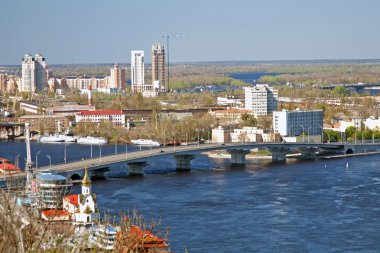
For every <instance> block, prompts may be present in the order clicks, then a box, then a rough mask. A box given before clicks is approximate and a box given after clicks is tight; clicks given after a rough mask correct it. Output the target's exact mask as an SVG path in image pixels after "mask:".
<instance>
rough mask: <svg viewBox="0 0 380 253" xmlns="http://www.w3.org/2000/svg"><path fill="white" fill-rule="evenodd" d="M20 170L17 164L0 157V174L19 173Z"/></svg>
mask: <svg viewBox="0 0 380 253" xmlns="http://www.w3.org/2000/svg"><path fill="white" fill-rule="evenodd" d="M20 172H21V170H20V168H18V167H17V166H15V165H13V164H11V163H10V161H9V160H8V159H6V158H0V174H5V175H10V174H17V173H20Z"/></svg>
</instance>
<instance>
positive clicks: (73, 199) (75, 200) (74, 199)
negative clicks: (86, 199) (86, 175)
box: [64, 194, 78, 206]
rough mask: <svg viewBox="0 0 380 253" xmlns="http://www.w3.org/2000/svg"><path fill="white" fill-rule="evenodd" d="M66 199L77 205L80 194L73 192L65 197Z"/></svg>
mask: <svg viewBox="0 0 380 253" xmlns="http://www.w3.org/2000/svg"><path fill="white" fill-rule="evenodd" d="M64 199H65V200H67V201H69V202H70V204H72V205H75V206H77V205H78V195H77V194H72V195H69V196H65V197H64Z"/></svg>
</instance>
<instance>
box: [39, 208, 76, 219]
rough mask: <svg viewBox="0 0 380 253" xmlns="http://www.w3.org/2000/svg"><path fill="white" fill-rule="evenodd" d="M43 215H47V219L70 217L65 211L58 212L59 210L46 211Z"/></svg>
mask: <svg viewBox="0 0 380 253" xmlns="http://www.w3.org/2000/svg"><path fill="white" fill-rule="evenodd" d="M41 214H42V215H45V216H46V217H57V216H67V215H69V213H68V212H66V211H65V210H57V209H52V210H45V211H42V212H41Z"/></svg>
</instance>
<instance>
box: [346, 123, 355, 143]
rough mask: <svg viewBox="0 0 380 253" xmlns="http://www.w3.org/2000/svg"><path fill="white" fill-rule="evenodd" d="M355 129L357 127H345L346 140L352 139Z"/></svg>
mask: <svg viewBox="0 0 380 253" xmlns="http://www.w3.org/2000/svg"><path fill="white" fill-rule="evenodd" d="M356 131H357V129H356V128H355V127H353V126H350V127H347V128H346V131H345V134H346V137H347V140H352V139H353V137H354V134H355V133H356Z"/></svg>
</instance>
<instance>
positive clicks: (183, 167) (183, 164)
mask: <svg viewBox="0 0 380 253" xmlns="http://www.w3.org/2000/svg"><path fill="white" fill-rule="evenodd" d="M173 156H174V158H175V161H176V165H177V167H176V171H177V172H180V171H190V170H191V160H193V159H194V158H195V156H194V155H188V154H184V155H173Z"/></svg>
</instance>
